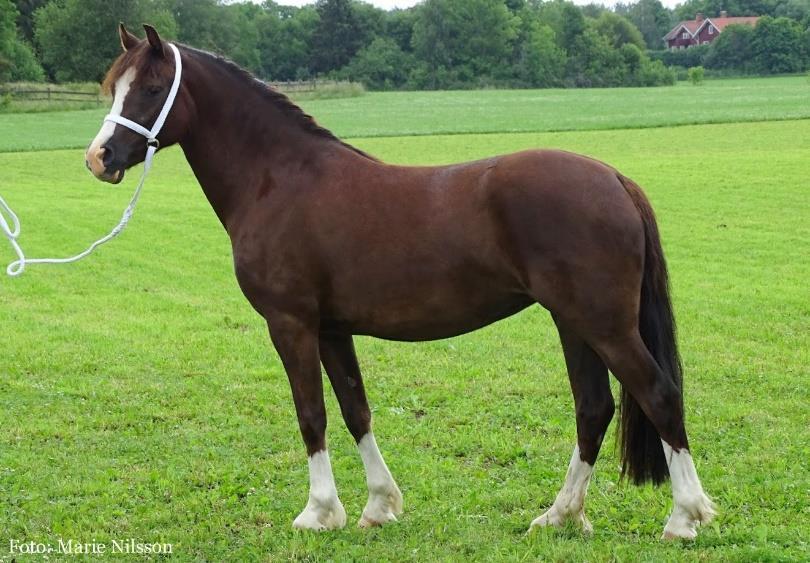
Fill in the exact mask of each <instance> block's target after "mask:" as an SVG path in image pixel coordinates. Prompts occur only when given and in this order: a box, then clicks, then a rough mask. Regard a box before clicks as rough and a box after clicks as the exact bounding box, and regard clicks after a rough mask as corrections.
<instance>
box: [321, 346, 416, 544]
mask: <svg viewBox="0 0 810 563" xmlns="http://www.w3.org/2000/svg"><path fill="white" fill-rule="evenodd" d="M320 352H321V361H322V362H323V366H324V368H325V369H326V374H327V375H328V376H329V380H330V381H331V382H332V387H333V389H334V390H335V395H336V396H337V399H338V402H339V403H340V410H341V412H342V413H343V420H344V421H345V422H346V427H347V428H348V429H349V432H350V433H351V435H352V437H353V438H354V440H355V442H357V447H358V449H359V450H360V457H361V458H362V459H363V465H364V466H365V469H366V483H367V485H368V502H367V503H366V507H365V508H364V509H363V515H362V516H361V517H360V521H359V522H358V525H359V526H360V527H361V528H366V527H369V526H380V525H382V524H385V523H386V522H392V521H396V519H397V518H396V517H397V515H398V514H400V513H401V512H402V493H400V491H399V487H397V484H396V482H395V481H394V478H393V477H392V476H391V472H390V471H389V470H388V466H387V465H386V464H385V461H384V460H383V458H382V455H381V454H380V450H379V449H378V448H377V442H376V441H375V439H374V433H373V432H372V431H371V411H370V410H369V408H368V402H367V400H366V392H365V389H364V388H363V377H362V375H361V374H360V366H359V365H358V363H357V355H356V354H355V351H354V342H353V341H352V337H351V336H350V335H321V339H320Z"/></svg>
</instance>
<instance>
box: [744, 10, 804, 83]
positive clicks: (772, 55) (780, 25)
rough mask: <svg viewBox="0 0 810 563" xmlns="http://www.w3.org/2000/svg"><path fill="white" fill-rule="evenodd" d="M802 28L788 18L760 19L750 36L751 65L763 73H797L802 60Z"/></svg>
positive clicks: (800, 67)
mask: <svg viewBox="0 0 810 563" xmlns="http://www.w3.org/2000/svg"><path fill="white" fill-rule="evenodd" d="M803 39H804V38H803V36H802V29H801V27H800V26H799V24H798V23H797V22H795V21H793V20H790V19H788V18H771V17H769V16H765V17H763V18H760V20H759V21H758V22H757V25H756V27H755V28H754V33H753V34H752V37H751V51H752V54H753V64H754V68H756V70H757V71H759V72H762V73H765V74H770V73H773V74H776V73H780V72H797V71H800V70H802V69H803V68H804V66H805V60H804V57H803V54H804V44H803V43H804V42H803Z"/></svg>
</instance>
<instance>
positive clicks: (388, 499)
mask: <svg viewBox="0 0 810 563" xmlns="http://www.w3.org/2000/svg"><path fill="white" fill-rule="evenodd" d="M397 514H402V493H401V492H400V491H399V488H398V487H397V486H396V485H393V488H391V489H389V490H388V491H386V492H385V493H377V494H375V493H372V494H371V495H369V498H368V502H367V503H366V507H365V508H364V509H363V515H362V516H361V517H360V520H359V521H358V522H357V525H358V526H360V527H361V528H371V527H374V526H382V525H383V524H387V523H388V522H396V521H397Z"/></svg>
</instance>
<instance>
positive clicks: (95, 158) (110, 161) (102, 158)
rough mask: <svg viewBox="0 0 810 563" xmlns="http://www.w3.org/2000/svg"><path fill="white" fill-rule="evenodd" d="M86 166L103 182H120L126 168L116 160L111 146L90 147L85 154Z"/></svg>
mask: <svg viewBox="0 0 810 563" xmlns="http://www.w3.org/2000/svg"><path fill="white" fill-rule="evenodd" d="M84 163H85V166H87V169H88V170H89V171H90V172H92V174H93V176H95V177H96V178H98V179H99V180H101V181H102V182H108V183H110V184H118V183H120V182H121V180H123V179H124V168H123V167H122V166H118V165H117V164H116V162H115V153H114V151H113V150H112V149H111V148H110V147H106V146H104V147H100V148H97V149H96V148H93V147H90V149H88V151H87V153H86V154H85V159H84Z"/></svg>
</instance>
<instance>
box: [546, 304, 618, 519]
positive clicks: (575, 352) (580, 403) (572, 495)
mask: <svg viewBox="0 0 810 563" xmlns="http://www.w3.org/2000/svg"><path fill="white" fill-rule="evenodd" d="M555 320H556V319H555ZM557 327H558V329H559V333H560V340H561V342H562V347H563V353H564V354H565V362H566V366H567V368H568V377H569V380H570V383H571V391H572V392H573V394H574V403H575V408H576V421H577V444H576V446H575V447H574V453H573V455H572V456H571V462H570V464H569V466H568V471H567V473H566V475H565V484H564V485H563V487H562V489H560V492H559V493H558V494H557V497H556V498H555V500H554V504H553V505H552V506H551V508H549V509H548V510H547V511H546V512H545V513H544V514H543V515H541V516H539V517H538V518H536V519H535V520H534V521H533V522H532V524H531V527H532V528H535V527H543V526H561V525H563V524H564V523H565V522H566V521H569V520H570V521H573V522H574V523H575V524H577V525H578V526H579V527H580V528H581V529H582V530H583V531H584V532H586V533H591V532H592V531H593V528H592V526H591V523H590V522H589V521H588V518H587V517H586V516H585V495H586V494H587V491H588V483H589V482H590V478H591V474H592V473H593V467H594V464H595V463H596V457H597V456H598V454H599V448H600V447H601V445H602V439H603V438H604V436H605V431H606V430H607V427H608V424H610V420H611V419H612V418H613V413H614V411H615V405H614V403H613V395H612V394H611V391H610V383H609V380H608V373H607V368H606V367H605V364H604V362H602V360H601V358H600V357H599V356H598V355H597V354H596V352H594V351H593V349H592V348H591V347H590V346H588V344H587V343H586V342H585V341H584V340H582V338H580V337H579V336H578V335H577V334H575V333H574V332H573V331H571V330H570V329H568V328H566V327H565V326H563V325H562V324H561V323H559V322H558V323H557Z"/></svg>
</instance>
